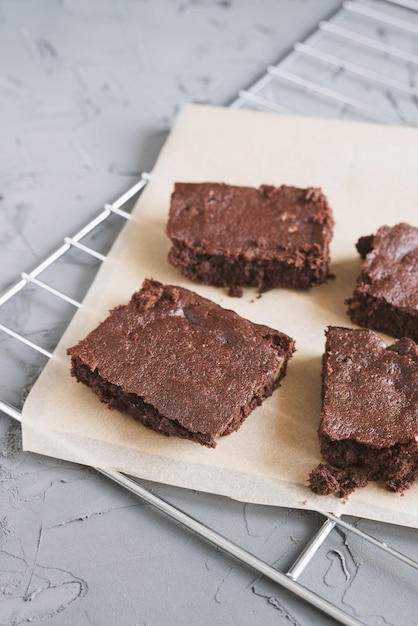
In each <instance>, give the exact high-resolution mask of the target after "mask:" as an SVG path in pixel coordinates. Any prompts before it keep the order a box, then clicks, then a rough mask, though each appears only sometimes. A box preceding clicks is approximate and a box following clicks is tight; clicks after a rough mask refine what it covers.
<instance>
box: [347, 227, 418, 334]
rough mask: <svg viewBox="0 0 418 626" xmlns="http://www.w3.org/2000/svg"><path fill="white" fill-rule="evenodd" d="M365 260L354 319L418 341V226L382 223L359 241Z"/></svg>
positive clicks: (352, 305) (351, 307)
mask: <svg viewBox="0 0 418 626" xmlns="http://www.w3.org/2000/svg"><path fill="white" fill-rule="evenodd" d="M357 250H358V251H359V253H360V255H361V257H362V259H363V262H362V267H361V274H360V276H359V277H358V279H357V284H356V287H355V290H354V293H353V296H352V297H351V298H350V299H348V300H347V301H346V304H348V310H347V313H348V315H349V316H350V318H351V319H352V321H353V322H355V323H356V324H359V325H360V326H365V327H366V328H372V329H374V330H378V331H381V332H384V333H387V334H388V335H392V336H393V337H411V338H412V339H413V340H414V341H418V228H415V227H414V226H410V225H409V224H404V223H401V224H397V225H396V226H393V227H389V226H382V227H381V228H379V230H378V231H377V233H376V234H375V235H369V236H367V237H361V238H360V239H359V240H358V242H357Z"/></svg>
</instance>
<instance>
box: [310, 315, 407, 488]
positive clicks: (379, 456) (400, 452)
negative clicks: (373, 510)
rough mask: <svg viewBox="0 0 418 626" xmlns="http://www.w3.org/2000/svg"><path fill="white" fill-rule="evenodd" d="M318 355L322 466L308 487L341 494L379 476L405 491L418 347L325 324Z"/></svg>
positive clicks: (388, 485) (369, 331) (319, 434)
mask: <svg viewBox="0 0 418 626" xmlns="http://www.w3.org/2000/svg"><path fill="white" fill-rule="evenodd" d="M326 336H327V339H326V345H325V353H324V356H323V386H322V412H321V418H320V425H319V429H318V436H319V441H320V446H321V453H322V456H323V457H324V459H325V460H326V461H327V462H328V463H329V464H331V466H330V465H327V464H321V465H319V466H318V467H317V468H316V469H315V470H313V471H312V473H311V475H310V486H311V489H312V490H313V491H314V492H316V493H319V494H322V495H328V494H330V493H337V494H338V495H340V496H342V497H345V496H346V495H348V494H349V493H350V492H351V491H352V490H353V489H354V488H355V487H357V486H364V485H365V484H367V482H368V481H369V480H376V479H378V478H382V479H384V480H385V481H386V487H387V489H388V490H392V491H398V492H403V491H404V490H405V489H408V488H409V487H410V486H411V484H412V483H413V481H414V480H415V478H416V477H417V475H418V386H417V380H418V346H417V344H416V343H415V342H414V341H412V339H408V338H401V339H397V340H396V341H395V342H394V343H393V344H392V345H390V346H387V345H386V344H385V343H384V341H382V339H380V337H378V335H377V334H376V333H374V332H373V331H371V330H364V329H349V328H340V327H332V326H331V327H329V328H328V330H327V332H326Z"/></svg>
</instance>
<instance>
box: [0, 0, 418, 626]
mask: <svg viewBox="0 0 418 626" xmlns="http://www.w3.org/2000/svg"><path fill="white" fill-rule="evenodd" d="M417 35H418V0H380V1H379V2H377V0H363V1H361V0H358V1H355V2H353V1H351V0H350V1H347V2H345V3H344V4H343V6H342V8H341V9H340V10H339V11H338V12H337V13H336V14H335V15H334V16H333V17H332V18H331V19H330V20H329V21H326V22H321V23H320V24H319V25H318V28H317V29H316V30H315V32H314V33H313V34H312V35H310V36H309V37H308V38H307V39H306V40H305V41H304V42H298V43H296V44H295V45H294V47H293V50H292V51H291V52H290V53H289V54H288V55H287V56H286V57H285V58H284V59H281V60H280V62H279V63H277V64H276V65H272V66H271V67H269V68H267V71H266V72H265V74H264V75H263V76H262V77H261V78H260V79H259V80H257V81H256V82H255V83H254V84H253V85H251V86H250V87H249V88H248V89H245V90H242V91H241V92H240V93H239V94H238V97H237V98H236V99H235V100H234V101H233V102H232V103H231V104H230V106H231V107H232V108H237V109H238V108H254V109H266V110H272V111H276V112H280V113H284V114H287V113H296V114H309V115H320V116H324V117H338V118H344V119H356V120H365V121H373V120H374V121H379V122H386V123H395V124H400V125H409V126H417V125H418V106H417V102H418V100H417V97H418V86H417V84H416V82H415V78H416V77H417V81H418V38H417V37H416V36H417ZM331 44H332V53H330V52H329V48H330V45H331ZM336 50H337V52H336ZM359 94H360V95H359ZM149 178H150V175H149V174H145V173H144V174H143V175H142V177H141V180H140V181H139V182H138V183H137V184H135V185H134V186H133V187H132V188H130V189H129V190H128V191H126V193H124V194H123V195H122V196H121V197H120V198H118V199H117V200H116V201H114V202H112V203H110V204H106V205H104V207H103V209H102V210H101V211H100V212H99V214H98V215H97V217H96V218H94V219H93V220H92V221H91V222H89V223H88V224H87V225H85V226H84V227H83V228H82V229H81V230H79V231H78V232H77V233H76V234H74V235H73V236H71V237H65V239H64V242H63V243H62V244H61V245H60V246H59V247H58V248H57V249H56V250H55V251H54V252H53V253H52V254H51V255H50V256H49V257H48V258H46V259H45V260H44V261H43V262H42V263H41V264H39V265H38V266H37V267H35V268H34V269H33V270H32V271H30V272H27V273H25V272H23V273H22V274H21V276H20V278H19V280H18V281H17V282H16V283H15V284H14V285H13V286H12V287H11V288H10V289H8V290H7V291H6V292H5V293H4V294H3V295H2V296H0V312H1V314H3V313H5V317H6V318H7V319H8V322H7V324H6V323H3V322H2V319H3V318H0V334H1V342H2V346H4V350H2V355H3V358H6V360H7V361H8V363H10V368H11V370H12V375H15V373H16V371H15V369H14V368H13V364H14V362H18V361H19V360H22V359H24V361H25V363H28V361H30V362H31V368H29V371H31V372H32V375H31V377H30V380H25V381H21V380H19V382H18V386H19V389H25V390H26V391H25V392H24V393H23V394H22V393H21V392H20V391H19V392H17V390H15V391H13V389H11V388H9V386H8V381H7V380H5V381H3V385H2V388H1V392H2V393H3V394H4V398H0V410H1V411H3V412H4V413H6V414H7V415H9V416H10V417H12V418H13V419H15V420H17V421H20V420H21V408H22V406H23V403H24V400H25V397H26V395H27V392H28V391H29V389H30V387H31V386H32V384H33V382H34V380H36V378H37V376H38V375H39V373H40V371H41V370H42V368H43V366H44V364H45V362H46V360H47V359H49V358H50V357H51V356H52V353H53V349H54V347H55V345H56V343H57V342H58V340H59V336H60V332H61V331H62V330H63V327H65V325H66V323H68V321H69V320H70V319H71V317H72V315H73V313H74V308H77V307H79V306H81V302H82V299H83V296H84V293H85V291H86V290H87V288H88V286H89V284H90V283H91V282H92V280H93V277H94V275H95V272H96V271H97V268H98V266H99V265H100V263H102V262H103V261H105V259H106V252H107V250H108V249H109V247H110V245H111V243H112V241H113V240H114V238H115V237H116V235H117V232H118V231H119V229H120V228H121V226H122V224H123V223H124V222H125V221H126V220H129V219H130V212H129V208H130V206H131V205H132V203H133V201H134V200H135V198H136V196H137V195H138V193H140V192H141V190H142V189H143V188H144V187H145V185H146V184H147V181H148V180H149ZM61 262H64V264H65V268H66V272H67V274H69V273H72V274H71V276H70V277H68V278H67V279H66V280H65V281H64V283H65V287H66V289H62V288H61V284H62V283H63V280H62V271H61V270H58V273H59V274H60V289H58V288H57V287H55V286H54V271H53V270H56V271H55V273H57V268H58V267H59V264H60V263H61ZM51 270H52V271H51ZM81 276H83V279H81V278H80V277H81ZM50 296H52V298H53V300H54V302H59V303H60V305H59V306H55V305H51V304H50V303H49V304H48V306H46V307H45V314H48V315H55V319H59V320H60V324H58V325H57V329H58V330H57V333H58V336H57V337H55V338H54V337H53V338H52V339H51V342H52V344H54V345H52V344H51V345H47V346H46V347H45V346H44V345H42V341H41V339H42V337H39V336H38V333H37V331H36V329H32V328H31V327H30V326H29V322H28V321H27V322H26V323H17V324H16V326H15V327H13V324H12V323H11V322H10V319H9V318H10V316H9V317H8V316H7V307H8V305H9V304H10V303H11V302H12V301H13V302H15V301H16V299H19V298H22V299H26V301H27V300H28V299H29V300H30V301H31V303H34V304H31V305H25V306H26V307H28V306H41V307H44V306H45V298H49V297H50ZM57 315H58V317H56V316H57ZM61 334H62V332H61ZM16 346H19V347H18V348H17V347H16ZM21 350H22V351H23V352H22V354H20V351H21ZM18 352H19V354H18ZM33 355H35V356H33ZM95 469H96V470H97V471H98V472H100V473H101V474H103V475H104V476H106V477H107V478H108V479H110V480H112V481H113V482H115V483H117V484H119V485H121V486H122V487H123V488H125V489H127V490H128V491H130V492H131V493H133V494H135V495H136V496H138V497H140V498H141V499H142V500H144V501H146V502H148V503H149V504H151V505H153V506H154V507H155V508H156V509H158V510H160V511H161V512H163V513H164V514H166V515H168V516H169V517H171V518H172V519H174V520H176V521H177V522H179V523H181V524H182V525H183V526H185V527H187V528H189V529H190V530H192V531H193V532H195V533H196V534H197V535H199V536H201V537H202V538H204V539H205V540H207V541H209V542H211V543H213V544H215V545H216V546H218V547H219V548H221V549H222V550H223V551H224V552H226V553H228V554H230V555H232V556H233V557H235V558H236V559H238V560H240V561H241V562H243V563H245V564H246V565H247V566H248V567H250V568H252V569H253V570H255V571H257V572H259V573H260V574H262V575H264V576H266V577H268V578H270V579H271V580H273V581H275V582H276V583H278V584H279V585H281V586H282V587H284V588H285V589H287V590H289V591H291V592H292V593H294V594H295V595H296V596H298V597H300V598H302V599H303V600H305V601H306V602H308V603H310V604H311V605H312V606H315V607H316V608H318V609H319V610H321V611H323V612H324V613H326V614H327V615H329V616H331V617H333V618H334V619H336V620H337V621H339V622H340V623H342V624H347V625H350V626H353V625H358V624H359V623H360V622H358V620H356V619H355V618H354V617H352V616H350V615H348V614H347V613H345V612H343V611H342V610H341V609H339V608H338V607H336V606H334V605H332V604H331V603H329V602H328V601H327V600H325V599H324V598H323V597H321V596H319V595H317V594H316V593H314V592H313V591H311V590H309V589H308V588H306V587H305V586H303V585H302V584H300V583H299V582H298V579H299V577H300V575H301V573H302V572H303V571H304V570H305V568H306V567H307V566H308V564H309V563H310V561H311V559H312V558H314V556H315V554H317V552H318V550H319V548H320V546H321V545H322V544H323V543H324V542H325V541H326V539H327V537H328V536H329V534H330V533H331V532H332V531H333V529H334V528H336V527H340V528H343V529H344V530H345V531H347V532H349V533H354V534H356V535H358V536H360V537H361V538H362V539H363V540H365V541H367V542H369V543H371V544H373V545H374V546H375V547H376V548H378V549H380V550H383V551H385V552H386V553H387V554H389V555H391V556H392V557H394V558H396V559H398V560H400V561H402V562H403V563H405V564H406V565H408V566H410V567H411V568H413V569H415V570H418V562H416V561H414V560H413V559H411V558H409V557H408V556H406V555H404V554H401V553H400V552H398V551H397V550H395V549H393V548H391V547H390V546H388V545H386V544H385V543H383V542H381V541H379V540H378V539H375V538H374V537H372V536H370V535H367V534H365V533H363V532H362V531H361V530H359V529H358V528H357V527H356V526H354V525H352V524H349V523H348V522H346V521H344V520H343V519H341V518H340V517H337V516H335V515H333V514H331V513H329V514H324V523H323V525H322V526H321V528H320V530H319V531H318V532H317V533H316V534H315V535H314V536H313V537H312V538H311V540H310V541H309V543H308V544H307V545H306V546H305V548H304V549H303V551H302V552H301V554H300V555H299V557H298V558H297V559H296V560H295V561H294V563H293V564H292V565H291V567H290V568H289V569H288V570H287V572H286V573H282V572H280V571H278V570H277V569H275V568H273V567H272V566H270V565H268V564H267V563H265V562H263V561H261V560H260V559H259V558H257V557H256V556H254V555H253V554H250V553H249V552H247V551H246V550H244V549H242V548H241V547H240V546H238V545H236V544H234V543H233V542H231V541H230V540H229V539H226V538H225V537H223V536H222V535H220V534H219V533H217V532H215V531H213V530H212V529H210V528H208V527H207V526H205V525H204V524H202V523H201V522H199V521H197V520H196V519H194V518H192V517H191V516H190V515H188V514H187V513H185V512H183V511H181V510H179V509H178V508H176V507H174V506H173V505H172V504H170V503H168V502H167V501H165V500H163V499H162V498H160V497H158V496H156V495H154V494H153V493H152V492H151V491H150V490H148V489H146V488H145V487H143V486H142V485H140V484H138V483H137V482H136V481H133V480H132V479H130V478H128V477H126V476H124V475H123V474H120V473H118V472H114V471H112V470H108V469H106V468H95Z"/></svg>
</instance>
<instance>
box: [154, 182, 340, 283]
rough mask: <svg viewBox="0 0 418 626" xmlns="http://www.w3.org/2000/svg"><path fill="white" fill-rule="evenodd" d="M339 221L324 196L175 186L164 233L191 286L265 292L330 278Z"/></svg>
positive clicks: (274, 189) (307, 192) (311, 192)
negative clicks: (334, 232)
mask: <svg viewBox="0 0 418 626" xmlns="http://www.w3.org/2000/svg"><path fill="white" fill-rule="evenodd" d="M333 226H334V221H333V216H332V211H331V208H330V207H329V205H328V202H327V199H326V197H325V195H324V194H323V193H322V191H321V190H320V189H315V188H308V189H299V188H297V187H289V186H286V185H282V186H281V187H273V186H270V185H262V186H261V187H259V188H253V187H241V186H233V185H227V184H224V183H176V184H175V188H174V191H173V193H172V196H171V204H170V212H169V219H168V224H167V228H166V232H167V235H168V237H169V238H170V240H171V243H172V246H171V249H170V252H169V260H170V262H171V263H172V264H173V265H175V266H176V267H178V268H179V269H180V270H181V272H182V273H183V274H184V275H185V276H187V277H188V278H189V279H191V280H193V281H196V282H200V283H204V284H209V285H216V286H221V287H229V288H230V295H240V294H241V293H242V291H241V290H240V289H239V288H241V287H246V286H252V287H256V288H257V289H258V290H259V291H266V290H268V289H272V288H274V287H297V288H308V287H312V286H315V285H320V284H322V283H324V282H325V281H326V280H327V278H328V277H329V268H328V265H329V260H330V254H329V244H330V241H331V239H332V234H333Z"/></svg>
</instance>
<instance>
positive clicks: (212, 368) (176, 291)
mask: <svg viewBox="0 0 418 626" xmlns="http://www.w3.org/2000/svg"><path fill="white" fill-rule="evenodd" d="M294 349H295V348H294V341H293V339H291V338H290V337H288V336H287V335H285V334H284V333H282V332H279V331H277V330H274V329H272V328H269V327H267V326H263V325H260V324H255V323H253V322H250V321H248V320H246V319H244V318H242V317H240V316H239V315H238V314H237V313H235V312H233V311H230V310H227V309H224V308H222V307H221V306H219V305H217V304H215V303H213V302H211V301H210V300H207V299H206V298H202V297H200V296H199V295H197V294H195V293H193V292H192V291H189V290H188V289H184V288H181V287H176V286H172V285H163V284H161V283H159V282H157V281H154V280H145V281H144V283H143V285H142V288H141V289H140V290H139V291H138V292H136V293H135V294H134V295H133V296H132V298H131V300H130V302H129V303H128V304H127V305H121V306H118V307H116V308H115V309H113V310H112V311H111V312H110V314H109V316H108V317H107V319H106V320H105V321H103V322H102V323H101V324H99V326H97V327H96V328H95V329H94V330H93V331H92V332H91V333H90V334H89V335H88V336H87V337H86V338H85V339H83V340H81V341H80V342H79V343H78V344H77V345H76V346H74V347H72V348H69V349H68V354H69V355H70V356H71V363H72V368H71V373H72V375H73V376H75V378H76V379H77V380H78V381H80V382H82V383H84V384H85V385H87V386H89V387H90V388H91V389H92V391H94V393H96V394H97V395H98V397H99V398H100V400H101V401H102V402H105V403H107V404H108V406H109V408H117V409H119V410H121V411H126V412H128V413H129V414H131V415H132V416H133V417H134V418H136V419H138V420H139V421H141V422H142V423H143V424H144V425H145V426H148V427H149V428H152V429H154V430H156V431H160V432H162V433H164V434H165V435H175V436H177V437H183V438H185V439H190V440H191V441H195V442H198V443H200V444H202V445H205V446H208V447H215V445H216V442H215V439H216V437H219V436H221V435H226V434H229V433H231V432H232V431H235V430H237V429H238V428H239V427H240V426H241V424H242V422H243V421H244V419H245V418H246V417H247V416H248V415H249V413H250V412H251V411H252V410H253V409H254V408H255V407H256V406H257V405H260V404H261V403H262V402H263V400H264V399H265V398H267V397H268V396H270V395H271V394H272V393H273V391H274V390H275V389H276V388H277V387H278V386H279V383H280V380H281V379H282V378H283V376H284V375H285V373H286V367H287V363H288V360H289V358H290V357H291V356H292V353H293V351H294Z"/></svg>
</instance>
